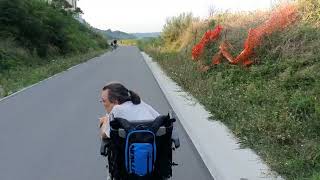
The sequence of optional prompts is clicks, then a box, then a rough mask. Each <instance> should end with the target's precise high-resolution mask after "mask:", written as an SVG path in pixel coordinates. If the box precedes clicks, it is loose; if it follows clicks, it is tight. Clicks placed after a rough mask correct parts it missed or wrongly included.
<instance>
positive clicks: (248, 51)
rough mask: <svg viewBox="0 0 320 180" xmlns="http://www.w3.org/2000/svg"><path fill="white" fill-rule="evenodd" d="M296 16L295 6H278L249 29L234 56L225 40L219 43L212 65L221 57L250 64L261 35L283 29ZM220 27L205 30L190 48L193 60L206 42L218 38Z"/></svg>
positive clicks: (234, 62)
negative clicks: (199, 39)
mask: <svg viewBox="0 0 320 180" xmlns="http://www.w3.org/2000/svg"><path fill="white" fill-rule="evenodd" d="M296 18H297V8H296V6H294V5H287V6H283V7H281V8H279V9H278V10H276V11H275V12H274V13H272V14H271V17H270V18H269V19H268V20H267V21H266V22H265V23H264V24H262V25H260V26H258V27H257V28H254V29H250V30H249V32H248V37H247V39H246V41H245V43H244V50H243V51H242V52H241V53H240V54H239V55H238V56H237V57H236V58H234V57H232V55H231V53H230V52H229V50H228V48H229V46H230V45H229V44H228V43H227V42H226V41H224V42H223V43H221V45H220V46H219V49H220V51H219V52H217V53H216V54H215V55H214V56H213V57H212V65H216V64H220V63H221V60H222V59H223V58H226V59H227V60H228V61H229V62H230V63H231V64H238V63H240V62H242V64H243V65H245V66H249V65H251V64H252V63H253V62H252V61H251V60H250V59H249V58H250V57H251V56H252V55H253V53H254V48H256V47H257V46H259V45H260V44H261V41H262V39H263V37H265V36H266V35H270V34H271V33H273V32H275V31H277V30H283V29H284V28H286V27H287V26H288V25H290V24H291V23H293V22H294V21H295V20H296ZM222 29H223V28H222V26H221V25H219V26H217V27H216V28H215V29H214V30H213V31H207V32H206V33H205V35H204V36H203V37H202V39H201V41H200V42H199V43H198V44H197V45H195V46H194V47H193V49H192V59H193V60H198V58H199V57H200V55H201V54H202V53H203V50H204V47H205V45H206V44H207V43H208V42H210V41H213V40H216V39H217V38H219V36H220V33H221V31H222ZM206 69H207V68H206Z"/></svg>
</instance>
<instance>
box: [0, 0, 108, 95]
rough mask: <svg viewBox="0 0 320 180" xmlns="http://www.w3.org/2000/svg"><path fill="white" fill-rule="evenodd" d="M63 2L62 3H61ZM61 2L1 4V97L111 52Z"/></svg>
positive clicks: (21, 0) (22, 0) (8, 1)
mask: <svg viewBox="0 0 320 180" xmlns="http://www.w3.org/2000/svg"><path fill="white" fill-rule="evenodd" d="M59 2H60V3H59ZM78 13H81V10H80V9H79V8H78V9H76V11H70V10H65V9H63V8H62V4H61V1H59V0H56V1H53V3H52V4H48V3H47V2H46V1H44V0H1V1H0V97H3V96H7V95H10V94H11V93H13V92H15V91H17V90H19V89H21V88H23V87H25V86H28V85H30V84H33V83H35V82H38V81H40V80H42V79H44V78H46V77H49V76H51V75H53V74H55V73H58V72H61V71H63V70H65V69H67V68H69V67H70V66H73V65H75V64H78V63H80V62H83V61H85V60H87V59H89V58H91V57H93V56H96V55H98V54H100V53H102V52H103V51H105V50H106V49H107V48H108V43H107V40H106V39H105V38H104V37H103V36H102V35H100V34H98V33H96V32H94V31H93V30H92V29H91V27H89V26H88V25H86V24H82V23H80V22H79V21H78V20H76V18H75V17H77V15H78Z"/></svg>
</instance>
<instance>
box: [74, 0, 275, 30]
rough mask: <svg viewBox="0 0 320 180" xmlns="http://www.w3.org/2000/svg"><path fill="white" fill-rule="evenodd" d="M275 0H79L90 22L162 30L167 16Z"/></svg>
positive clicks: (242, 7) (246, 7)
mask: <svg viewBox="0 0 320 180" xmlns="http://www.w3.org/2000/svg"><path fill="white" fill-rule="evenodd" d="M274 2H275V0H79V1H78V7H80V8H81V9H82V11H83V12H84V14H83V15H82V18H84V19H85V20H86V21H87V22H88V23H89V24H91V26H93V27H96V28H99V29H102V30H106V29H112V30H120V31H124V32H128V33H136V32H160V31H161V30H162V27H163V25H164V24H165V22H166V19H167V18H168V17H172V16H177V15H179V14H181V13H183V12H192V13H193V15H194V16H196V17H200V18H206V17H208V15H209V9H210V8H214V9H218V10H222V11H224V10H230V11H248V10H249V11H250V10H257V9H268V8H270V7H271V6H272V5H273V4H274Z"/></svg>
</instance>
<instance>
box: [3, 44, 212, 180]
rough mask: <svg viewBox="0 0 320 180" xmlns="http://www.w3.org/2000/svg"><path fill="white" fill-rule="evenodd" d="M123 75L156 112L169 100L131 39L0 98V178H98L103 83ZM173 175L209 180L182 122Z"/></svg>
mask: <svg viewBox="0 0 320 180" xmlns="http://www.w3.org/2000/svg"><path fill="white" fill-rule="evenodd" d="M110 81H119V82H122V83H124V84H125V85H126V86H127V87H128V88H129V89H132V90H134V91H136V92H137V93H138V94H139V95H140V96H141V98H142V99H143V100H144V101H146V102H147V103H149V104H150V105H152V106H153V107H154V108H155V109H156V110H158V111H159V112H160V113H163V114H166V113H167V112H168V111H169V109H170V106H169V104H168V102H167V100H166V99H165V97H164V95H163V92H162V91H161V89H160V88H159V86H158V84H157V82H156V81H155V79H154V77H153V75H152V73H151V71H150V70H149V69H148V67H147V65H146V64H145V62H144V60H143V57H142V56H141V54H140V52H139V50H138V49H137V48H136V47H119V48H118V49H117V50H116V51H113V52H109V53H106V54H104V55H102V56H100V57H97V58H93V59H92V60H90V61H88V62H86V63H84V64H81V65H80V66H76V67H75V68H73V69H71V70H69V71H67V72H64V73H61V74H59V75H57V76H55V77H53V78H51V79H49V80H46V81H44V82H42V83H40V84H38V85H36V86H34V87H32V88H29V89H27V90H25V91H22V92H20V93H18V94H16V95H14V96H12V97H9V98H7V99H4V100H2V101H0V180H103V179H106V178H107V170H106V168H105V164H106V160H105V159H104V158H103V157H102V156H100V155H99V148H100V141H99V133H98V127H97V125H98V117H100V116H103V115H104V114H105V112H104V109H103V107H102V105H101V104H100V103H99V97H100V90H101V88H102V87H103V85H105V84H106V83H108V82H110ZM177 130H178V133H179V136H180V141H181V148H180V149H178V150H177V151H175V152H174V154H173V156H174V161H175V162H176V163H178V164H179V166H178V167H174V169H173V178H172V179H175V180H209V179H212V177H211V175H210V173H209V171H208V170H207V168H206V166H205V165H204V163H203V161H202V159H201V158H200V156H199V154H198V152H197V150H196V149H195V147H194V145H193V144H192V142H191V141H190V139H189V137H188V135H187V134H186V133H185V131H184V129H183V128H182V127H181V125H180V124H179V123H178V124H177Z"/></svg>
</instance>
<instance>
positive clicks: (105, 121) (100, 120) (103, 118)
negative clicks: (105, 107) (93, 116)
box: [99, 116, 108, 128]
mask: <svg viewBox="0 0 320 180" xmlns="http://www.w3.org/2000/svg"><path fill="white" fill-rule="evenodd" d="M107 122H108V118H107V116H103V117H101V118H99V127H100V128H101V127H102V125H103V124H106V123H107Z"/></svg>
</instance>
